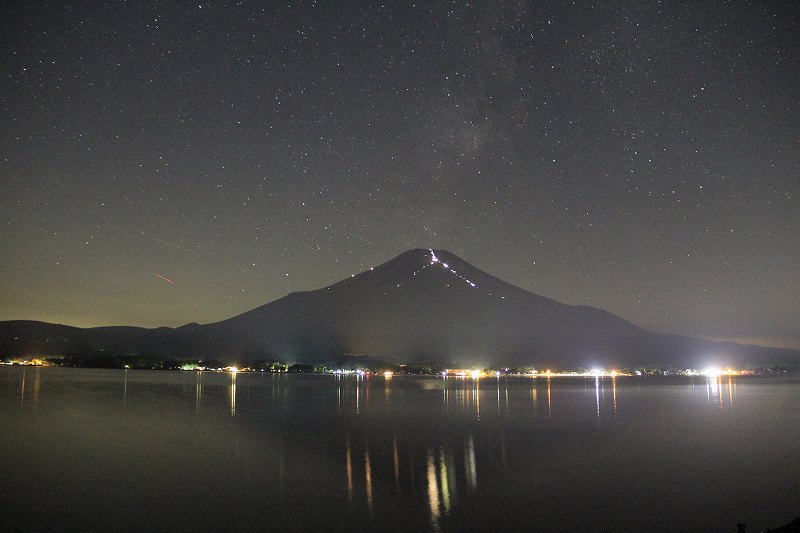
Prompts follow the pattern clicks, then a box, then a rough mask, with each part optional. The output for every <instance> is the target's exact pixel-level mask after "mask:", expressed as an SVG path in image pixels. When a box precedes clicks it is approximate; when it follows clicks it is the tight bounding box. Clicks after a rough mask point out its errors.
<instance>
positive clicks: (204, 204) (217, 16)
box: [0, 1, 800, 347]
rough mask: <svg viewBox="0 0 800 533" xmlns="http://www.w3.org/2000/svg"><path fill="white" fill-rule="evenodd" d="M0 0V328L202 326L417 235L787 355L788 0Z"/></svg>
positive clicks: (558, 285)
mask: <svg viewBox="0 0 800 533" xmlns="http://www.w3.org/2000/svg"><path fill="white" fill-rule="evenodd" d="M31 4H33V5H25V4H19V5H13V4H11V5H9V3H6V4H5V5H4V7H3V8H2V12H1V13H0V39H2V45H3V61H2V64H1V65H0V73H1V74H2V77H1V78H0V133H2V136H1V137H0V150H1V153H0V222H1V223H2V225H1V226H0V245H2V261H0V319H4V320H5V319H33V320H44V321H48V322H59V323H65V324H70V325H77V326H82V327H83V326H96V325H109V324H127V325H142V326H160V325H168V326H177V325H181V324H184V323H187V322H192V321H197V322H200V323H204V322H210V321H215V320H221V319H224V318H227V317H230V316H232V315H235V314H238V313H240V312H243V311H246V310H249V309H251V308H253V307H256V306H258V305H261V304H264V303H266V302H268V301H271V300H274V299H276V298H279V297H281V296H283V295H285V294H287V293H288V292H291V291H298V290H309V289H315V288H319V287H322V286H325V285H328V284H330V283H333V282H336V281H338V280H340V279H342V278H345V277H347V276H349V275H350V274H352V273H357V272H360V271H362V270H365V269H367V268H369V267H371V266H374V265H377V264H379V263H381V262H384V261H387V260H389V259H391V258H393V257H394V256H395V255H397V254H399V253H401V252H403V251H405V250H407V249H409V248H415V247H425V248H428V247H433V248H443V249H446V250H449V251H451V252H453V253H455V254H457V255H459V256H460V257H462V258H463V259H465V260H467V261H469V262H471V263H472V264H473V265H475V266H477V267H479V268H481V269H483V270H485V271H487V272H489V273H491V274H494V275H496V276H498V277H500V278H501V279H504V280H506V281H509V282H511V283H513V284H515V285H518V286H520V287H522V288H524V289H527V290H530V291H532V292H535V293H537V294H541V295H543V296H547V297H550V298H553V299H555V300H558V301H561V302H565V303H570V304H587V305H591V306H595V307H599V308H602V309H606V310H608V311H611V312H613V313H615V314H618V315H620V316H622V317H623V318H626V319H628V320H631V321H633V322H634V323H636V324H638V325H641V326H644V327H647V328H650V329H653V330H655V331H660V332H670V333H679V334H686V335H693V336H701V337H705V338H712V339H733V340H739V341H745V342H754V343H762V344H769V345H780V346H790V347H800V237H799V236H798V235H799V233H798V232H799V230H800V3H797V2H792V1H785V2H778V1H775V2H763V3H762V2H749V3H745V2H735V3H731V4H728V3H711V2H687V3H673V2H655V1H642V2H597V3H594V2H578V3H577V5H574V4H572V3H567V2H563V3H562V2H558V3H551V2H530V3H526V2H512V3H507V4H506V3H496V2H478V3H474V4H472V3H471V4H467V3H465V2H452V3H445V2H433V3H431V4H430V5H428V4H426V3H419V4H417V5H416V6H415V5H413V4H410V3H405V2H402V3H397V4H383V5H381V4H379V3H377V2H371V1H365V2H330V3H327V2H290V3H289V2H272V3H271V4H272V5H271V6H269V7H266V8H265V7H263V5H262V2H252V3H237V4H235V5H223V4H219V3H206V2H203V3H195V4H189V3H184V2H177V3H174V4H173V3H148V2H130V3H128V4H127V5H125V4H122V3H112V4H109V5H97V4H95V3H94V2H92V3H88V2H87V3H85V5H80V4H69V5H62V4H50V5H46V4H43V3H38V2H32V3H31Z"/></svg>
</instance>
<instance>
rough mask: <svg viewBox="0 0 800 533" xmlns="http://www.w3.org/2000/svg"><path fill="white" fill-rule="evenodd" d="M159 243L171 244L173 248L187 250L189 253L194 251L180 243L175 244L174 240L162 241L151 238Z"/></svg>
mask: <svg viewBox="0 0 800 533" xmlns="http://www.w3.org/2000/svg"><path fill="white" fill-rule="evenodd" d="M152 240H154V241H155V242H157V243H159V244H165V245H167V246H172V247H173V248H177V249H178V250H183V251H184V252H189V253H190V254H193V253H195V250H192V249H191V248H186V247H185V246H181V245H180V244H175V243H174V242H169V241H162V240H161V239H152Z"/></svg>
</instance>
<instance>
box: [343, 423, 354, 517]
mask: <svg viewBox="0 0 800 533" xmlns="http://www.w3.org/2000/svg"><path fill="white" fill-rule="evenodd" d="M345 445H346V446H347V448H346V451H345V456H344V457H345V465H346V468H347V499H348V500H349V501H350V503H353V460H352V458H351V456H350V437H347V438H346V439H345Z"/></svg>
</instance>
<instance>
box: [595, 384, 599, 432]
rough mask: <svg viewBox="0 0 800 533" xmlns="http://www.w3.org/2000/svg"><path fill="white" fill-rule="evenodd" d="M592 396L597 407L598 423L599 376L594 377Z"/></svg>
mask: <svg viewBox="0 0 800 533" xmlns="http://www.w3.org/2000/svg"><path fill="white" fill-rule="evenodd" d="M594 398H595V405H596V409H597V423H598V424H599V423H600V377H599V376H598V377H595V378H594Z"/></svg>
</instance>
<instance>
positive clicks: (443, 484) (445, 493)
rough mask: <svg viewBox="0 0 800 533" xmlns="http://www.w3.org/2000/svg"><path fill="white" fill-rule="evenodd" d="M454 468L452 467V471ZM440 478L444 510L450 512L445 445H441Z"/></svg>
mask: <svg viewBox="0 0 800 533" xmlns="http://www.w3.org/2000/svg"><path fill="white" fill-rule="evenodd" d="M452 471H453V469H452V468H451V469H450V472H452ZM439 479H440V484H441V487H442V505H443V506H444V512H445V514H447V513H448V512H450V485H451V483H450V479H449V476H448V470H447V456H446V454H445V452H444V448H443V447H441V446H440V447H439ZM453 489H454V490H455V483H453Z"/></svg>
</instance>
